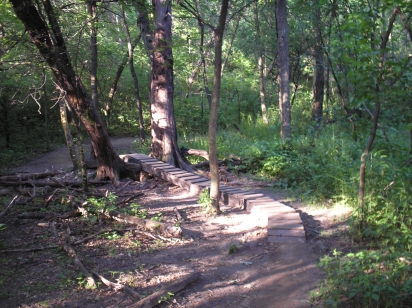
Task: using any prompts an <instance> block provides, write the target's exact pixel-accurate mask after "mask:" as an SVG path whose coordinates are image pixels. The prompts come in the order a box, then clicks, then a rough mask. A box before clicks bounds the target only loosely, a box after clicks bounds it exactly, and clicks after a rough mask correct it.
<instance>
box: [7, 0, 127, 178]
mask: <svg viewBox="0 0 412 308" xmlns="http://www.w3.org/2000/svg"><path fill="white" fill-rule="evenodd" d="M10 2H11V3H12V5H13V8H14V11H15V13H16V16H17V17H18V18H19V19H20V20H21V21H22V23H23V24H24V26H25V27H26V30H27V32H28V35H29V37H30V39H31V41H32V43H33V44H34V45H35V46H36V47H37V49H38V51H39V52H40V54H41V55H42V56H43V58H44V59H45V61H46V62H47V64H48V65H49V67H50V69H51V70H52V72H53V74H54V76H55V78H56V83H57V86H58V87H59V88H60V89H61V90H62V91H64V92H65V95H66V99H67V100H68V101H69V102H70V105H71V107H72V108H73V110H74V111H75V112H76V114H77V115H78V116H79V118H80V119H81V122H82V124H83V125H84V127H85V129H86V131H87V133H88V135H89V137H90V140H91V142H92V145H93V149H94V153H95V155H96V157H97V160H98V169H97V175H96V178H97V179H99V180H103V179H111V180H112V181H113V182H114V183H117V182H118V179H119V176H120V173H121V172H124V173H127V172H128V171H127V169H126V164H125V163H124V162H123V161H122V160H121V159H120V158H119V156H118V155H117V154H116V152H115V150H114V148H113V146H112V144H111V142H110V139H109V135H108V133H107V131H106V129H105V126H104V124H103V122H102V120H101V118H100V116H99V114H98V112H97V109H96V106H95V105H94V104H93V103H92V102H91V100H90V97H89V96H88V94H87V91H86V88H85V87H84V85H83V83H82V81H81V80H80V78H79V76H78V75H77V74H76V73H75V71H74V69H73V66H72V64H71V62H70V59H69V54H68V50H67V48H66V43H65V40H64V38H63V34H62V31H61V29H60V26H59V23H58V20H57V18H56V15H55V13H54V10H53V7H52V5H51V2H50V1H49V0H44V1H43V2H42V3H43V7H42V8H43V9H44V12H41V11H40V10H41V9H42V8H41V7H40V6H39V7H36V6H35V5H34V4H33V2H32V1H31V0H28V1H23V0H10ZM42 16H46V17H47V22H46V19H43V18H42ZM131 175H132V174H131Z"/></svg>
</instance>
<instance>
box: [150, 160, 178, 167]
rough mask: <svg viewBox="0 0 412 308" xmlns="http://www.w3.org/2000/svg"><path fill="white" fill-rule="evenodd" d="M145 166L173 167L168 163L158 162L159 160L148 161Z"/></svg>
mask: <svg viewBox="0 0 412 308" xmlns="http://www.w3.org/2000/svg"><path fill="white" fill-rule="evenodd" d="M144 164H145V165H151V166H166V165H168V166H171V165H169V164H166V163H164V162H161V161H158V160H156V161H147V162H144Z"/></svg>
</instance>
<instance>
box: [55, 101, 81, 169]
mask: <svg viewBox="0 0 412 308" xmlns="http://www.w3.org/2000/svg"><path fill="white" fill-rule="evenodd" d="M59 108H60V121H61V123H62V128H63V132H64V136H65V138H66V144H67V147H68V149H69V154H70V159H71V160H72V163H73V170H78V169H79V162H80V158H79V153H78V150H77V149H76V145H75V143H74V141H73V137H72V134H71V132H70V127H69V122H68V121H67V111H66V104H65V100H64V99H60V100H59Z"/></svg>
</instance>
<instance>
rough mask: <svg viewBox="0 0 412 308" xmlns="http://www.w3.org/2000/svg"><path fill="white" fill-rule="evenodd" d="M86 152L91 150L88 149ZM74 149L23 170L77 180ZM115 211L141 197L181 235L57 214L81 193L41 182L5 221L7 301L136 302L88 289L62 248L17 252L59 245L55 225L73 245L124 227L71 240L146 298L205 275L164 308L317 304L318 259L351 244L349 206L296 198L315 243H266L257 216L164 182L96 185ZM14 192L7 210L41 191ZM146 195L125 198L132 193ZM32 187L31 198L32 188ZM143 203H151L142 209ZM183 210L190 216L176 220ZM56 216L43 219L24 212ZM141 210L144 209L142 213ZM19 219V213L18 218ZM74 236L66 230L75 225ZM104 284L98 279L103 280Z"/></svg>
mask: <svg viewBox="0 0 412 308" xmlns="http://www.w3.org/2000/svg"><path fill="white" fill-rule="evenodd" d="M133 140H134V139H133V138H122V139H116V140H113V144H114V146H115V148H116V149H117V150H118V152H119V153H128V152H132V151H133V147H132V142H133ZM86 151H87V150H86ZM70 168H71V162H70V158H69V155H68V152H67V149H66V148H60V149H58V150H56V151H53V152H51V153H48V154H46V155H44V156H42V157H40V158H38V159H36V160H34V161H32V162H30V163H28V164H25V165H23V166H20V167H18V168H15V170H14V171H15V172H44V171H45V170H52V169H63V170H66V172H65V173H63V174H60V175H58V176H56V178H55V181H59V180H62V179H63V178H64V179H70V180H75V179H78V176H77V175H76V174H75V173H73V172H70V171H69V170H70ZM228 179H229V182H228V185H231V183H232V185H237V187H242V188H244V189H252V188H253V190H255V191H261V192H265V193H266V194H267V195H269V196H271V197H273V198H276V199H278V200H280V201H282V202H285V203H287V202H288V201H287V200H283V198H282V195H281V194H280V193H274V192H273V191H270V190H268V188H262V187H260V186H265V184H267V183H262V182H256V181H253V180H252V179H250V178H248V177H246V176H243V177H239V176H234V175H229V177H228ZM123 187H124V189H123V190H122V191H121V192H119V193H118V194H117V196H118V198H117V201H116V202H117V208H118V209H119V210H123V211H125V212H128V213H132V212H133V209H134V205H132V203H135V204H139V205H141V206H142V207H144V209H145V210H146V211H147V218H151V217H152V218H155V219H161V221H162V222H169V223H173V224H179V225H180V227H181V228H182V230H183V237H182V238H181V239H162V238H160V237H158V236H157V235H156V234H155V233H154V232H153V231H149V232H150V234H152V235H153V236H154V238H153V237H150V235H148V234H147V233H146V234H144V233H141V232H140V231H142V230H140V229H138V228H136V229H134V230H133V229H132V230H128V231H119V230H121V229H122V228H125V227H127V228H130V227H131V226H130V225H125V224H121V223H118V222H116V221H113V220H110V219H104V220H102V221H101V222H100V223H99V221H98V219H96V216H93V215H89V217H84V216H82V217H71V218H68V219H63V218H61V217H60V218H59V217H58V216H56V215H57V214H64V213H67V212H69V211H70V209H71V208H70V205H69V203H68V202H67V198H65V197H64V196H65V195H66V196H67V194H72V195H73V196H76V198H77V199H81V196H80V195H79V193H78V192H76V191H73V190H68V191H66V192H62V193H56V194H55V197H54V199H53V201H51V202H49V203H48V204H47V205H46V204H45V201H44V200H45V199H46V198H47V197H49V196H50V195H51V194H52V193H53V192H54V190H50V189H47V188H46V189H40V188H38V189H37V191H36V198H35V199H34V200H32V201H31V202H28V203H26V204H24V205H19V204H17V205H15V206H14V207H13V208H12V209H11V211H10V212H9V213H8V214H7V215H6V216H5V217H2V218H0V224H4V226H5V229H4V230H1V225H0V230H1V231H0V307H130V306H132V304H133V303H135V302H136V300H134V299H132V298H131V297H130V296H129V295H127V294H126V293H124V292H122V291H116V290H113V289H110V288H108V287H106V286H104V285H103V284H100V285H99V287H98V288H96V289H93V290H90V289H86V288H85V277H84V276H82V275H81V274H80V271H79V270H78V268H77V267H76V266H75V265H74V264H73V260H72V259H71V258H70V257H69V255H68V254H67V253H66V252H65V251H64V250H63V249H61V248H60V247H57V248H49V249H41V250H38V251H20V252H10V250H13V249H14V250H17V249H32V248H45V247H49V246H59V244H58V242H57V241H56V238H55V236H54V234H53V233H52V231H51V228H50V223H52V222H54V223H55V226H56V229H57V231H58V234H59V238H60V239H66V240H67V241H68V242H69V243H73V242H75V241H77V240H79V239H82V238H84V237H86V236H88V235H91V234H94V233H96V232H97V231H99V230H101V229H103V228H105V229H110V228H112V229H117V230H118V231H116V232H109V233H106V234H102V235H99V236H96V237H94V238H92V239H91V240H89V241H86V242H84V243H82V244H79V245H72V247H73V248H74V250H75V252H76V253H77V255H78V256H79V258H80V260H81V262H82V263H83V265H84V267H85V268H86V269H88V270H89V271H91V270H94V271H96V272H98V273H99V274H100V275H103V276H104V277H105V278H106V279H109V280H110V281H112V282H119V283H122V284H124V285H128V286H130V287H131V288H133V289H134V290H135V291H136V292H138V293H139V294H141V295H143V296H149V295H150V294H152V293H153V292H155V291H156V290H158V289H159V288H162V287H165V288H166V289H167V286H168V285H169V284H171V283H173V282H175V281H177V280H179V278H181V277H182V276H184V275H186V274H187V273H195V272H197V273H200V275H201V276H200V279H199V280H198V281H196V282H195V283H193V284H191V285H188V286H187V287H186V288H185V289H184V290H183V291H182V292H179V293H177V294H173V296H172V295H171V296H169V297H164V298H163V301H162V302H161V303H160V305H159V307H242V308H247V307H250V308H253V307H259V308H260V307H261V308H265V307H310V306H311V303H310V299H309V292H310V291H312V290H315V289H316V285H317V283H318V282H319V280H320V279H321V278H322V273H321V271H320V270H319V268H318V267H317V266H316V263H317V261H318V260H319V257H320V256H322V255H324V254H327V253H328V252H330V251H331V250H332V249H333V248H339V250H345V249H346V250H348V249H350V247H349V246H348V244H347V243H348V241H347V240H346V238H345V236H344V235H345V232H346V225H345V221H346V217H347V213H346V212H337V211H336V210H335V211H332V210H330V209H324V210H313V209H310V208H308V207H307V206H305V205H304V204H302V203H301V202H297V201H295V202H290V203H289V205H290V206H293V207H295V208H296V209H297V210H298V211H299V212H300V213H301V217H302V220H303V222H304V225H305V230H306V235H307V240H306V242H301V243H281V244H280V243H267V240H266V229H265V228H261V227H259V223H258V222H257V221H255V220H254V219H253V218H252V217H251V216H250V215H249V214H247V213H246V212H244V211H241V210H240V209H235V208H229V207H222V210H223V214H222V215H219V216H217V217H214V216H210V215H208V214H207V213H206V212H205V209H204V207H203V206H202V205H201V204H199V203H198V199H197V198H196V197H193V196H190V195H188V193H187V192H186V191H184V190H182V189H181V188H179V187H176V186H174V185H172V184H170V183H168V182H165V181H163V180H160V179H156V178H151V179H147V180H146V181H145V182H132V181H129V180H128V179H124V180H123V181H122V182H121V184H120V186H119V187H113V185H111V184H107V185H104V186H99V187H96V188H95V189H94V190H93V192H94V193H100V194H106V192H107V191H108V192H114V191H116V190H119V188H123ZM0 190H2V191H7V190H8V191H9V193H8V194H5V195H4V196H0V212H1V211H3V210H4V209H5V208H6V206H7V205H8V204H9V202H10V201H11V198H12V196H14V195H22V196H23V197H22V199H24V197H26V198H27V197H28V196H27V194H26V192H25V191H27V190H28V192H29V193H33V188H28V189H23V188H10V187H3V188H2V187H0ZM138 193H143V194H142V196H140V197H138V198H136V199H133V200H130V201H129V202H122V201H124V200H125V199H126V198H129V197H131V196H135V195H136V194H138ZM25 194H26V195H25ZM142 209H143V208H142ZM174 209H177V210H178V211H179V213H180V214H181V216H182V217H183V219H184V220H183V221H178V217H177V216H176V212H175V211H174ZM30 213H37V214H41V213H49V215H48V216H46V217H45V218H43V219H22V218H18V217H19V216H18V215H22V214H30ZM141 215H142V214H141ZM20 217H21V216H20ZM68 229H69V230H70V231H71V233H70V235H69V236H68V235H67V230H68ZM96 281H99V279H97V278H96Z"/></svg>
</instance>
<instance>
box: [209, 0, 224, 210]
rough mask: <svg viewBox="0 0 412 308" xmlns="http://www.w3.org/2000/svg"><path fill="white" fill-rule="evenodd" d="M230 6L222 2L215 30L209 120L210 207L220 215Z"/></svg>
mask: <svg viewBox="0 0 412 308" xmlns="http://www.w3.org/2000/svg"><path fill="white" fill-rule="evenodd" d="M228 6H229V0H222V7H221V9H220V16H219V23H218V25H217V27H216V29H215V40H216V45H215V69H214V82H213V95H212V105H211V108H210V119H209V162H210V178H211V182H212V183H211V185H210V206H211V209H212V211H214V212H215V213H217V214H219V213H220V208H219V182H220V181H219V168H218V159H217V146H216V134H217V111H218V107H219V97H220V85H221V80H222V74H221V73H222V45H223V33H224V31H225V25H226V16H227V11H228Z"/></svg>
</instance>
